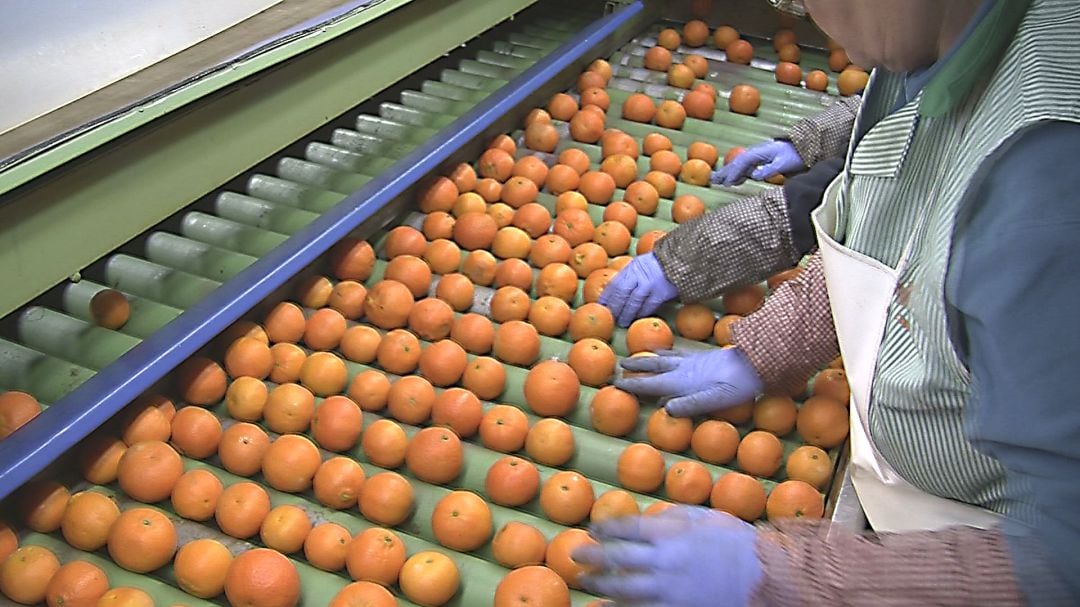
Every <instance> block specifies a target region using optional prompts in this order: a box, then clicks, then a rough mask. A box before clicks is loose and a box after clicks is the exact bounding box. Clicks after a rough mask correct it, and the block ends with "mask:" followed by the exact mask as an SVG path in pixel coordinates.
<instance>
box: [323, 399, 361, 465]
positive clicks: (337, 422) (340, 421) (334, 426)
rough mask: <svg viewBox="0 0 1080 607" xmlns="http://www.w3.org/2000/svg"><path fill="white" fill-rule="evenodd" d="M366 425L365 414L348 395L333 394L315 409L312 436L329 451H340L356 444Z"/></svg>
mask: <svg viewBox="0 0 1080 607" xmlns="http://www.w3.org/2000/svg"><path fill="white" fill-rule="evenodd" d="M363 427H364V414H363V412H362V411H361V410H360V407H359V406H358V405H357V404H356V403H355V402H353V401H352V399H350V398H349V397H347V396H341V395H337V396H331V397H330V398H327V399H326V400H324V401H323V402H322V404H320V405H319V406H318V408H317V409H315V414H314V415H313V416H312V418H311V438H313V439H315V442H317V443H318V444H319V446H320V447H322V448H323V449H326V450H327V451H334V452H337V453H340V452H342V451H348V450H349V449H352V448H353V447H354V446H355V445H356V441H357V440H358V439H359V438H360V432H361V430H362V429H363Z"/></svg>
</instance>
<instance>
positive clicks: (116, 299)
mask: <svg viewBox="0 0 1080 607" xmlns="http://www.w3.org/2000/svg"><path fill="white" fill-rule="evenodd" d="M130 317H131V304H130V303H129V302H128V300H127V297H125V296H124V294H123V293H121V292H120V291H117V290H114V289H102V290H100V291H98V292H97V293H95V294H94V296H93V297H91V298H90V318H92V319H93V321H94V324H96V325H98V326H100V327H104V328H106V329H112V330H114V331H115V330H117V329H119V328H120V327H123V326H124V325H125V324H126V323H127V321H128V318H130Z"/></svg>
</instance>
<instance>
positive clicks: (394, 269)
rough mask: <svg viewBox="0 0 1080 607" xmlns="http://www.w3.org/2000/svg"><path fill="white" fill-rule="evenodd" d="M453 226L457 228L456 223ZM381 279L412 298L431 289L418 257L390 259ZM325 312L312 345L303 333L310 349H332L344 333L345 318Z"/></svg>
mask: <svg viewBox="0 0 1080 607" xmlns="http://www.w3.org/2000/svg"><path fill="white" fill-rule="evenodd" d="M454 225H455V226H457V223H455V224H454ZM424 252H425V253H426V252H427V246H425V248H424ZM383 278H384V279H386V280H396V281H398V282H400V283H401V284H403V285H405V286H406V287H408V288H409V291H410V292H411V293H412V294H413V297H423V296H424V295H426V294H427V292H428V289H429V288H430V287H431V268H430V267H429V266H428V264H427V262H426V261H424V260H423V259H421V257H420V256H419V255H398V256H397V257H395V258H393V259H391V260H390V263H388V264H386V268H385V270H384V271H383ZM326 311H327V312H328V313H329V315H328V316H327V318H325V319H320V320H324V321H325V324H326V326H325V327H319V329H318V333H317V334H316V336H315V339H314V343H312V342H309V341H308V339H307V335H308V333H306V332H305V334H304V335H305V338H304V341H305V342H307V343H308V345H309V346H310V347H311V348H312V349H316V350H326V349H329V348H327V347H316V345H318V346H327V345H329V344H333V345H330V346H329V347H334V346H335V345H337V342H338V341H339V340H340V339H341V334H342V333H344V332H345V318H344V317H343V316H341V315H340V314H339V313H338V312H336V311H334V310H330V309H329V308H326ZM320 312H322V311H321V310H320V311H319V312H316V313H315V314H316V315H318V314H319V313H320ZM333 315H336V316H333ZM314 318H316V316H312V318H311V319H308V323H309V327H310V323H311V320H312V319H314ZM338 320H340V323H338V322H337V321H338Z"/></svg>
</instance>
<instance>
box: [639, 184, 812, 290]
mask: <svg viewBox="0 0 1080 607" xmlns="http://www.w3.org/2000/svg"><path fill="white" fill-rule="evenodd" d="M653 254H654V255H655V256H656V259H657V261H659V262H660V267H662V268H663V269H664V276H665V277H667V279H668V280H670V281H671V282H672V284H674V285H675V287H676V288H678V290H679V298H680V299H681V300H682V301H683V302H686V303H689V302H696V301H704V300H707V299H712V298H714V297H717V296H719V295H720V294H721V293H723V292H724V291H725V290H727V289H729V288H731V287H733V286H739V285H744V284H750V283H754V282H759V281H761V280H764V279H765V278H766V277H768V276H769V275H770V274H772V273H775V272H778V271H780V270H783V269H786V268H790V267H791V266H793V265H795V264H796V263H798V261H799V255H798V253H797V252H796V251H795V245H794V244H793V243H792V239H791V226H790V224H789V220H788V210H787V201H786V200H785V198H784V190H783V188H772V189H769V190H766V191H765V192H763V193H761V194H759V195H757V196H751V197H749V198H743V199H741V200H737V201H735V202H732V203H731V204H728V205H726V206H724V207H721V208H719V209H716V210H713V211H710V212H708V213H706V214H705V215H702V216H701V217H697V218H695V219H693V220H691V221H688V222H686V223H684V224H682V225H680V226H679V227H677V228H675V229H674V230H672V231H671V232H669V233H668V234H667V235H666V236H664V237H663V238H662V239H660V240H659V241H658V242H657V243H656V246H655V248H654V249H653Z"/></svg>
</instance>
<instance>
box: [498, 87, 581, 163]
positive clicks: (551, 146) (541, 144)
mask: <svg viewBox="0 0 1080 607" xmlns="http://www.w3.org/2000/svg"><path fill="white" fill-rule="evenodd" d="M574 107H575V108H576V107H577V102H576V101H575V102H574ZM574 111H577V110H576V109H575V110H574ZM571 116H573V114H571ZM552 117H553V118H554V117H556V116H555V114H554V113H552ZM562 119H563V118H560V120H562ZM569 119H570V117H566V118H565V120H569ZM558 144H559V131H558V130H557V129H556V128H555V126H554V125H552V124H549V123H546V122H534V123H532V124H530V125H529V126H527V127H525V147H527V148H529V149H530V150H536V151H538V152H549V153H550V152H554V151H555V147H556V146H557V145H558ZM481 160H483V158H481ZM493 176H494V175H493ZM496 179H497V177H496Z"/></svg>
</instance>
